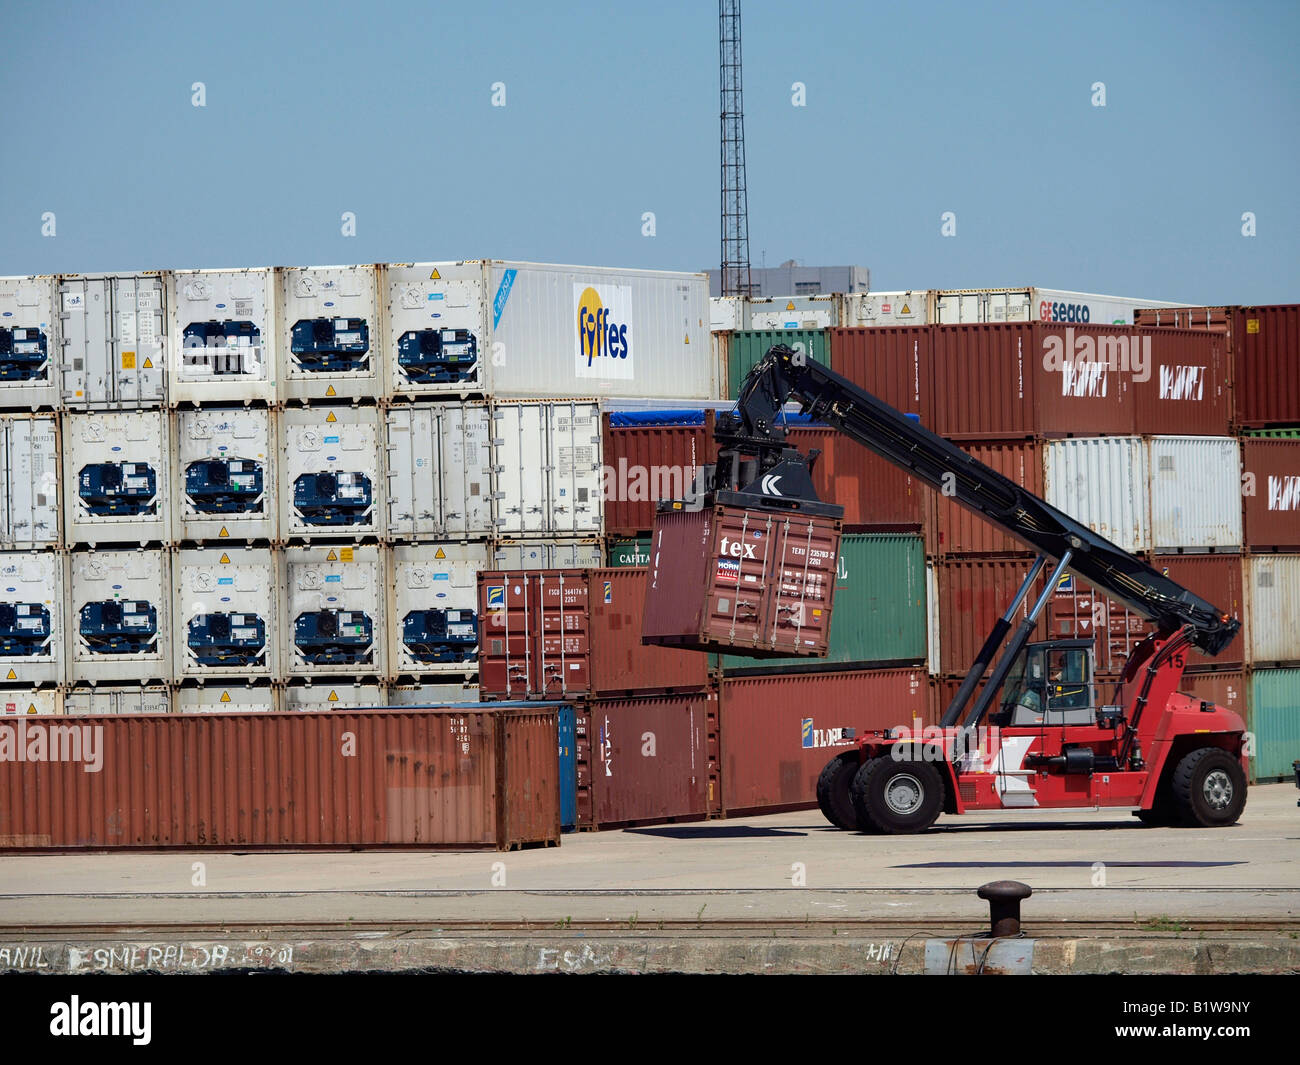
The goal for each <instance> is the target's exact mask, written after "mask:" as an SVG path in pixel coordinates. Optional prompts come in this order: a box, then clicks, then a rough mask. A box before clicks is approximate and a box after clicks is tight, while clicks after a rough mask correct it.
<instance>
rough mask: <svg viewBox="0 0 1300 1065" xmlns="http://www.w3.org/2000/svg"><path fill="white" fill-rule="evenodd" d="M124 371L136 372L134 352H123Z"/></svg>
mask: <svg viewBox="0 0 1300 1065" xmlns="http://www.w3.org/2000/svg"><path fill="white" fill-rule="evenodd" d="M122 369H124V370H134V369H135V352H134V351H124V352H122Z"/></svg>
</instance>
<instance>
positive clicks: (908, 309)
mask: <svg viewBox="0 0 1300 1065" xmlns="http://www.w3.org/2000/svg"><path fill="white" fill-rule="evenodd" d="M898 313H899V314H911V313H912V308H911V307H909V306H908V305H907V304H906V303H904V304H903V309H902V310H901V311H899V312H898Z"/></svg>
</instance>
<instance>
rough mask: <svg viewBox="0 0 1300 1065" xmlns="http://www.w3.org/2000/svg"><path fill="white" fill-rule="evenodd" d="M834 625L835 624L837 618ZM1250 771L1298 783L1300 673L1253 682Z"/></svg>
mask: <svg viewBox="0 0 1300 1065" xmlns="http://www.w3.org/2000/svg"><path fill="white" fill-rule="evenodd" d="M831 624H832V625H834V624H835V617H834V615H832V616H831ZM1249 721H1250V731H1251V732H1253V733H1254V734H1255V756H1254V760H1253V762H1252V764H1251V769H1252V770H1253V772H1254V774H1255V778H1256V779H1257V780H1277V779H1278V778H1285V779H1287V780H1295V770H1294V769H1293V768H1292V765H1293V763H1295V762H1297V761H1300V669H1257V670H1255V672H1254V674H1253V676H1252V677H1251V681H1250V712H1249Z"/></svg>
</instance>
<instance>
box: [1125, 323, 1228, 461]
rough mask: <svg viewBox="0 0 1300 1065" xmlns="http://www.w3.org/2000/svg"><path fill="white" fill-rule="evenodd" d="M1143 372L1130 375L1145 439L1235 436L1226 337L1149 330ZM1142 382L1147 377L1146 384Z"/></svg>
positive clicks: (1144, 333)
mask: <svg viewBox="0 0 1300 1065" xmlns="http://www.w3.org/2000/svg"><path fill="white" fill-rule="evenodd" d="M1132 335H1133V336H1135V337H1136V338H1137V339H1138V340H1139V341H1140V342H1141V344H1142V356H1141V358H1142V360H1143V363H1142V369H1141V371H1140V372H1139V373H1135V374H1128V375H1127V377H1128V379H1129V380H1131V381H1132V395H1133V399H1134V409H1135V411H1136V416H1137V421H1136V422H1135V423H1134V430H1133V431H1134V432H1135V433H1137V434H1139V435H1142V436H1155V435H1167V436H1179V435H1194V436H1228V435H1229V434H1230V433H1231V432H1232V380H1231V377H1232V360H1231V358H1230V357H1229V355H1228V350H1227V341H1226V339H1225V338H1224V336H1223V334H1221V333H1218V332H1209V331H1206V330H1190V329H1169V328H1164V327H1160V328H1154V327H1152V328H1145V329H1137V330H1133V331H1132ZM1141 378H1145V380H1142V379H1141Z"/></svg>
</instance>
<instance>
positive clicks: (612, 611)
mask: <svg viewBox="0 0 1300 1065" xmlns="http://www.w3.org/2000/svg"><path fill="white" fill-rule="evenodd" d="M648 574H649V571H648V570H646V569H640V568H631V567H616V568H613V569H596V570H591V571H590V581H591V593H590V602H591V690H592V692H593V693H594V694H597V695H600V696H613V695H630V694H632V693H634V692H644V691H654V692H656V693H661V692H698V691H704V690H705V689H706V688H707V687H708V686H709V656H708V655H707V654H704V653H703V652H700V651H683V650H678V649H677V648H675V647H658V646H655V645H653V644H643V643H642V642H641V622H642V619H643V618H644V616H645V596H646V578H647V576H648Z"/></svg>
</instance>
